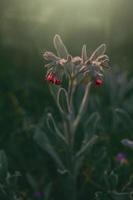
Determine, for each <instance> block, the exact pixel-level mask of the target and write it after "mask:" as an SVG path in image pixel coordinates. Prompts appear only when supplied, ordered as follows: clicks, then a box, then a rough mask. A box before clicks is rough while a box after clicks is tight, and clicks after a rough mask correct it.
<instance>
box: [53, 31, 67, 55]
mask: <svg viewBox="0 0 133 200" xmlns="http://www.w3.org/2000/svg"><path fill="white" fill-rule="evenodd" d="M53 42H54V47H55V49H56V51H57V54H58V56H59V57H60V58H65V59H67V57H68V55H69V54H68V51H67V49H66V47H65V45H64V43H63V42H62V39H61V37H60V36H59V35H55V37H54V41H53Z"/></svg>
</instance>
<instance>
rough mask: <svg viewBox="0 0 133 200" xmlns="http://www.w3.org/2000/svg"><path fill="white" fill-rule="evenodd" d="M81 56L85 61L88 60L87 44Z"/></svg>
mask: <svg viewBox="0 0 133 200" xmlns="http://www.w3.org/2000/svg"><path fill="white" fill-rule="evenodd" d="M81 57H82V59H83V62H85V61H86V60H87V50H86V45H85V44H84V45H83V47H82V53H81Z"/></svg>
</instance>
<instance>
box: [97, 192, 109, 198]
mask: <svg viewBox="0 0 133 200" xmlns="http://www.w3.org/2000/svg"><path fill="white" fill-rule="evenodd" d="M95 197H96V198H95V199H96V200H111V199H109V197H108V194H107V193H105V192H104V193H103V192H96V193H95Z"/></svg>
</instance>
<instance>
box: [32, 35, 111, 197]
mask: <svg viewBox="0 0 133 200" xmlns="http://www.w3.org/2000/svg"><path fill="white" fill-rule="evenodd" d="M54 47H55V49H56V51H57V55H55V54H54V53H52V52H49V51H46V52H45V53H44V54H43V57H44V58H45V60H47V61H48V62H49V63H48V64H46V66H45V67H46V69H47V72H46V75H45V80H46V81H47V82H48V84H49V87H50V91H51V93H52V95H53V97H54V99H55V102H56V105H57V107H58V109H59V111H60V116H61V127H59V124H58V123H57V122H56V120H55V118H54V117H53V115H52V114H51V113H48V114H47V120H46V121H47V127H49V129H50V130H52V131H53V132H54V134H55V135H56V138H57V139H59V140H60V141H61V143H62V144H63V146H64V151H65V155H66V159H63V158H61V157H60V155H59V154H58V153H57V151H56V149H55V147H54V145H52V141H50V139H49V137H48V135H47V133H45V132H43V131H42V124H41V125H40V127H39V126H38V127H37V128H36V134H35V139H36V141H37V143H38V144H39V145H40V146H41V147H42V148H43V149H45V150H46V151H47V152H48V153H49V154H50V155H51V157H52V158H53V160H54V161H55V163H56V166H57V171H58V172H59V173H60V174H61V175H65V174H66V175H65V178H66V176H67V178H66V179H67V182H68V183H69V184H67V185H68V186H69V187H68V193H67V196H71V199H76V198H77V178H78V175H79V172H80V168H81V166H82V165H83V161H84V159H85V156H86V154H87V152H88V150H89V149H90V147H91V146H92V145H93V144H94V143H95V142H96V141H97V139H98V136H97V135H92V136H90V135H87V134H85V133H82V140H81V142H80V145H79V147H78V148H77V147H76V146H77V144H76V140H77V139H76V134H77V132H78V127H79V126H80V124H82V123H83V118H84V116H85V114H86V108H87V105H88V101H89V93H90V87H91V86H93V85H94V86H97V87H98V86H100V85H102V83H103V79H104V69H106V68H109V65H108V61H109V58H108V56H107V55H106V54H105V51H106V45H105V44H102V45H100V46H99V47H98V48H97V49H96V50H95V51H94V52H93V53H92V55H91V56H90V57H88V55H87V49H86V45H83V47H82V51H81V56H76V57H72V56H71V55H70V54H69V53H68V50H67V49H66V47H65V45H64V43H63V42H62V40H61V37H60V36H59V35H55V37H54ZM78 94H79V96H80V97H79V98H77V96H78ZM79 99H80V102H79ZM76 104H78V108H77V109H76V106H75V105H76ZM87 120H88V119H87ZM80 134H81V133H80ZM68 194H69V195H68ZM68 198H69V197H68Z"/></svg>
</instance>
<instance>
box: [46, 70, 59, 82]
mask: <svg viewBox="0 0 133 200" xmlns="http://www.w3.org/2000/svg"><path fill="white" fill-rule="evenodd" d="M46 80H47V81H48V82H50V83H52V84H55V85H60V84H61V81H60V80H58V79H57V78H56V76H55V75H54V73H52V72H51V73H48V74H47V75H46Z"/></svg>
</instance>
